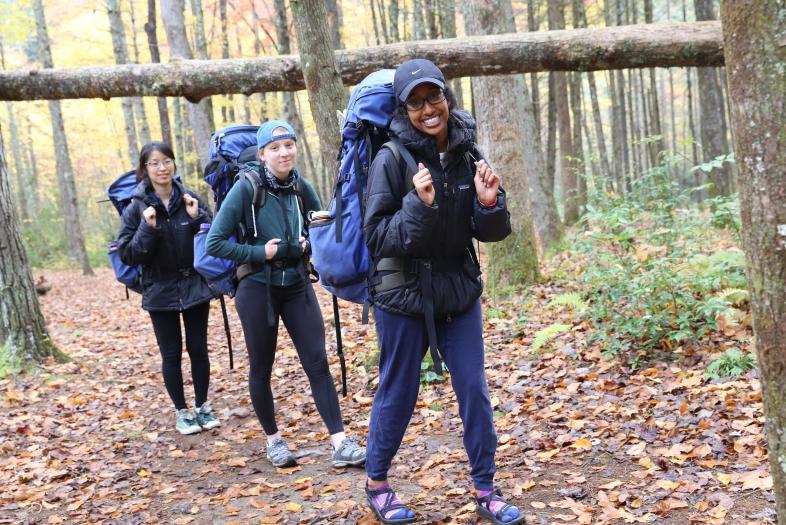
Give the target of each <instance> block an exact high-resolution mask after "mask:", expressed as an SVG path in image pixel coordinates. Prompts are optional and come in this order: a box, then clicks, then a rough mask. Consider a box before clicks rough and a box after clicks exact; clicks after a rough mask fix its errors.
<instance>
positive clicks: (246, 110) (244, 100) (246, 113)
mask: <svg viewBox="0 0 786 525" xmlns="http://www.w3.org/2000/svg"><path fill="white" fill-rule="evenodd" d="M235 41H237V56H239V57H242V56H243V44H242V43H241V40H240V24H235ZM250 98H251V97H248V96H246V95H240V105H241V107H242V108H243V122H245V123H247V124H248V123H251V108H250V107H249V102H250V100H249V99H250Z"/></svg>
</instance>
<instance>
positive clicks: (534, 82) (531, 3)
mask: <svg viewBox="0 0 786 525" xmlns="http://www.w3.org/2000/svg"><path fill="white" fill-rule="evenodd" d="M538 4H540V2H538ZM537 30H538V22H537V20H536V19H535V0H527V31H530V32H535V31H537ZM529 83H530V85H531V86H532V89H531V92H532V112H533V113H534V115H535V125H536V126H537V129H538V137H537V138H538V144H541V142H542V141H541V138H540V134H541V123H540V86H539V85H538V74H537V73H530V75H529Z"/></svg>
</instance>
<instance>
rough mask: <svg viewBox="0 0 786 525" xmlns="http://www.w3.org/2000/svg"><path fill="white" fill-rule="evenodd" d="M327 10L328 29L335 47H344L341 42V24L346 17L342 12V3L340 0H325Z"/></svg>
mask: <svg viewBox="0 0 786 525" xmlns="http://www.w3.org/2000/svg"><path fill="white" fill-rule="evenodd" d="M325 10H326V11H327V22H328V30H329V33H330V42H331V44H332V45H333V49H344V45H343V44H342V42H341V24H342V19H343V18H344V17H343V14H342V12H341V3H340V2H339V1H338V0H325Z"/></svg>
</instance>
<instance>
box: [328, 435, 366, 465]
mask: <svg viewBox="0 0 786 525" xmlns="http://www.w3.org/2000/svg"><path fill="white" fill-rule="evenodd" d="M332 460H333V466H334V467H350V466H351V467H360V466H362V465H363V464H364V463H365V462H366V448H365V447H361V446H360V445H358V444H357V443H355V440H354V439H352V438H344V441H342V442H341V445H339V446H338V448H337V449H335V450H334V451H333V458H332Z"/></svg>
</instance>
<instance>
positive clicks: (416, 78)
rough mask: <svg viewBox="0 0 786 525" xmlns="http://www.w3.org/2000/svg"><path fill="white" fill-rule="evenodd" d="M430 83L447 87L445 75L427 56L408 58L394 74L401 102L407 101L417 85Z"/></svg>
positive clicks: (398, 97)
mask: <svg viewBox="0 0 786 525" xmlns="http://www.w3.org/2000/svg"><path fill="white" fill-rule="evenodd" d="M424 83H429V84H434V85H436V86H438V87H439V89H445V77H444V76H443V75H442V71H440V70H439V68H438V67H437V66H435V65H434V62H432V61H431V60H426V59H425V58H415V59H413V60H408V61H406V62H404V63H403V64H401V65H400V66H398V67H397V68H396V74H395V75H394V76H393V88H394V89H395V91H396V98H397V99H398V100H399V101H400V102H402V103H403V102H405V101H406V100H407V97H408V96H409V94H410V93H411V92H412V90H413V89H415V87H417V86H419V85H420V84H424Z"/></svg>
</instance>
